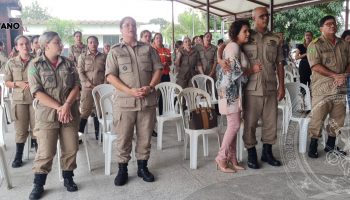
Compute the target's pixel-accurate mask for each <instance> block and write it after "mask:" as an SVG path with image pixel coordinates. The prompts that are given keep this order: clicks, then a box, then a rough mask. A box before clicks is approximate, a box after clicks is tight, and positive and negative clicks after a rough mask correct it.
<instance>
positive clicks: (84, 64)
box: [78, 36, 106, 140]
mask: <svg viewBox="0 0 350 200" xmlns="http://www.w3.org/2000/svg"><path fill="white" fill-rule="evenodd" d="M87 43H88V44H87V45H88V50H87V52H86V53H85V54H81V55H80V56H79V59H78V72H79V78H80V81H81V84H82V91H81V97H80V112H81V113H80V117H81V119H80V126H79V132H81V133H84V129H85V126H86V123H87V119H88V118H89V116H90V115H91V113H92V111H93V108H94V100H93V97H92V92H91V91H92V89H93V88H94V87H95V86H97V85H100V84H103V83H104V82H105V76H104V75H105V65H106V54H104V53H101V52H99V51H98V50H97V47H98V39H97V37H95V36H89V37H88V39H87ZM96 109H99V107H98V108H96ZM95 114H96V113H95ZM98 117H101V116H96V115H95V116H94V125H95V137H96V140H98V131H99V121H98Z"/></svg>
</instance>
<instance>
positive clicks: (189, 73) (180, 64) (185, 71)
mask: <svg viewBox="0 0 350 200" xmlns="http://www.w3.org/2000/svg"><path fill="white" fill-rule="evenodd" d="M175 66H176V71H177V72H178V74H177V80H176V84H178V85H180V86H181V87H182V88H183V89H185V88H187V87H191V86H192V84H191V78H192V77H193V76H194V75H196V70H198V71H199V72H200V73H201V74H203V67H202V63H201V61H200V56H199V52H198V51H197V50H196V49H193V48H192V47H191V39H190V38H189V37H185V38H184V40H183V44H182V47H181V48H180V49H179V51H178V52H177V54H176V60H175Z"/></svg>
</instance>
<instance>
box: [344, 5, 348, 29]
mask: <svg viewBox="0 0 350 200" xmlns="http://www.w3.org/2000/svg"><path fill="white" fill-rule="evenodd" d="M348 29H349V0H346V6H345V30H348Z"/></svg>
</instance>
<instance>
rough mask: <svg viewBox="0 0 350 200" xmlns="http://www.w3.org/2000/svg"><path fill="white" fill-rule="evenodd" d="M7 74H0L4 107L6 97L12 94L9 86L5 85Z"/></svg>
mask: <svg viewBox="0 0 350 200" xmlns="http://www.w3.org/2000/svg"><path fill="white" fill-rule="evenodd" d="M4 77H5V75H4V74H0V87H1V106H3V107H4V102H5V101H4V99H5V98H8V97H9V96H10V94H9V93H10V90H9V88H8V87H6V85H5V80H4Z"/></svg>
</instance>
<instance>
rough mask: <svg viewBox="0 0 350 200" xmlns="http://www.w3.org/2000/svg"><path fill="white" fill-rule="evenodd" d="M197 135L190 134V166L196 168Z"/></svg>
mask: <svg viewBox="0 0 350 200" xmlns="http://www.w3.org/2000/svg"><path fill="white" fill-rule="evenodd" d="M197 151H198V135H197V134H190V168H191V169H197Z"/></svg>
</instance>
